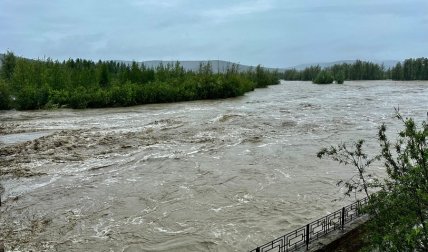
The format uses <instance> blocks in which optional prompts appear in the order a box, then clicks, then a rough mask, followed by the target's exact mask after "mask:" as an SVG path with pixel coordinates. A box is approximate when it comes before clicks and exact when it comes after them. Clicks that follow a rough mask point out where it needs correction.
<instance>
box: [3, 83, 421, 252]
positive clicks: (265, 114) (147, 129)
mask: <svg viewBox="0 0 428 252" xmlns="http://www.w3.org/2000/svg"><path fill="white" fill-rule="evenodd" d="M397 106H400V109H401V112H402V113H403V114H404V115H406V116H412V117H415V118H416V119H417V120H418V121H419V122H420V121H421V120H424V119H426V113H427V111H428V82H393V81H374V82H373V81H361V82H346V83H345V85H327V86H322V85H313V84H311V83H309V82H282V83H281V85H277V86H271V87H269V88H266V89H258V90H256V91H255V92H251V93H248V94H246V95H245V96H243V97H239V98H233V99H225V100H214V101H195V102H184V103H175V104H155V105H145V106H136V107H129V108H109V109H89V110H67V109H64V110H63V109H61V110H55V111H32V112H17V111H7V112H0V119H1V122H0V123H1V124H0V134H1V135H0V153H1V156H0V159H1V160H0V172H1V173H0V174H1V176H0V184H1V185H2V186H1V187H0V191H1V193H2V195H1V196H2V201H3V202H2V206H1V208H0V229H1V232H0V240H2V241H3V243H4V244H5V247H6V250H12V251H28V250H31V249H32V250H35V251H42V250H46V251H246V250H250V249H253V248H254V247H255V246H256V245H261V244H263V243H265V242H268V241H270V240H272V239H274V238H276V237H278V236H280V235H282V234H284V233H286V232H287V231H291V230H293V229H294V228H297V227H300V226H302V225H304V224H306V223H307V222H309V221H311V220H314V219H316V218H319V217H321V216H323V215H325V214H327V213H329V212H331V211H334V210H336V209H338V208H340V207H342V206H343V205H345V204H347V203H348V202H350V201H352V200H353V199H343V200H342V199H341V198H342V191H341V189H340V188H338V187H336V182H337V180H339V179H344V178H348V177H350V176H351V175H352V174H353V170H352V168H351V167H345V166H340V165H338V164H336V163H334V162H332V161H328V160H319V159H318V158H317V157H316V152H317V151H318V150H319V149H320V148H322V147H325V146H328V145H332V144H338V143H340V142H348V141H352V140H357V139H360V138H365V139H368V144H369V149H370V150H375V149H376V148H375V146H376V133H377V127H378V126H379V125H380V124H381V123H383V122H385V123H386V124H387V126H388V127H389V133H390V135H391V136H395V135H396V132H397V130H398V129H399V128H400V123H399V122H398V121H397V120H394V119H392V116H393V115H394V109H393V108H394V107H397ZM373 172H375V173H378V174H382V173H383V168H382V166H381V165H380V164H377V165H375V166H374V167H373Z"/></svg>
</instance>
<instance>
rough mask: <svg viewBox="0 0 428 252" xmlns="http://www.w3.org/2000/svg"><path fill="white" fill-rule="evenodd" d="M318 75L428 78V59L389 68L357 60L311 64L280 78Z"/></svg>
mask: <svg viewBox="0 0 428 252" xmlns="http://www.w3.org/2000/svg"><path fill="white" fill-rule="evenodd" d="M317 76H318V77H319V76H324V77H325V76H327V77H328V76H332V77H333V78H336V76H338V78H339V79H344V80H386V79H392V80H428V59H427V58H418V59H407V60H405V61H404V63H397V65H396V66H394V67H392V68H388V69H386V68H385V67H384V66H383V65H378V64H375V63H371V62H365V61H361V60H357V61H355V62H354V63H352V64H348V63H343V64H336V65H333V66H331V67H326V68H321V67H320V66H311V67H307V68H305V69H303V70H300V71H299V70H296V69H289V70H285V71H284V72H283V73H281V76H280V78H282V79H284V80H301V81H314V80H315V79H317Z"/></svg>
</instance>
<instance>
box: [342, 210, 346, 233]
mask: <svg viewBox="0 0 428 252" xmlns="http://www.w3.org/2000/svg"><path fill="white" fill-rule="evenodd" d="M344 227H345V208H344V207H342V229H343V228H344Z"/></svg>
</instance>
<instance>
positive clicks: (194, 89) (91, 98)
mask: <svg viewBox="0 0 428 252" xmlns="http://www.w3.org/2000/svg"><path fill="white" fill-rule="evenodd" d="M278 83H279V74H278V72H274V71H268V70H266V69H264V68H263V67H261V66H257V67H255V68H254V69H251V70H249V71H245V72H242V71H240V70H239V69H238V67H237V66H236V65H232V66H231V67H229V68H228V69H227V70H226V71H225V72H223V73H220V72H218V73H214V72H213V71H212V67H211V65H210V64H205V65H204V64H201V65H200V67H199V70H198V71H188V70H185V69H184V68H183V67H182V66H181V65H180V64H179V62H177V63H176V64H168V65H162V64H161V65H160V66H158V67H156V68H148V67H146V66H144V65H142V64H138V63H137V62H133V63H132V64H124V63H119V62H115V61H98V62H96V63H95V62H93V61H90V60H82V59H76V60H73V59H70V60H67V61H63V62H59V61H53V60H50V59H47V60H29V59H24V58H20V57H16V56H15V55H14V54H13V53H11V52H8V53H6V54H5V56H4V57H3V59H2V66H1V69H0V109H20V110H31V109H49V108H58V107H70V108H100V107H115V106H132V105H138V104H148V103H164V102H179V101H190V100H201V99H217V98H228V97H236V96H240V95H243V94H244V93H246V92H249V91H252V90H254V89H255V88H260V87H266V86H268V85H272V84H278Z"/></svg>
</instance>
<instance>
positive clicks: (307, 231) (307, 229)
mask: <svg viewBox="0 0 428 252" xmlns="http://www.w3.org/2000/svg"><path fill="white" fill-rule="evenodd" d="M308 248H309V224H308V225H306V250H308Z"/></svg>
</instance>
